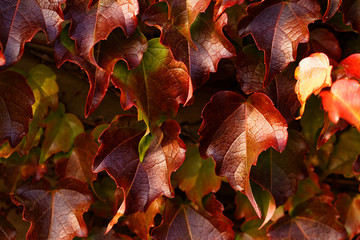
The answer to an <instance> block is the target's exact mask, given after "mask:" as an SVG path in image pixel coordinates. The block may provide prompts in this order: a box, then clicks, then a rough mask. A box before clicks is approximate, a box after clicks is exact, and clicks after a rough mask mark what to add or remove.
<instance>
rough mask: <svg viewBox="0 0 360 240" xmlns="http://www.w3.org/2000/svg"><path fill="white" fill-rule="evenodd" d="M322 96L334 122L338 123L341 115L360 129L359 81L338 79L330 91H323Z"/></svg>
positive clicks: (323, 102)
mask: <svg viewBox="0 0 360 240" xmlns="http://www.w3.org/2000/svg"><path fill="white" fill-rule="evenodd" d="M320 96H321V98H322V104H323V106H324V109H325V111H327V112H328V114H329V118H330V120H331V121H332V122H333V123H338V122H339V120H340V117H341V118H343V119H344V120H346V121H347V122H349V123H350V124H352V125H354V126H355V127H356V128H357V129H358V130H359V131H360V101H359V99H360V84H359V82H358V81H356V80H351V79H340V80H337V81H336V82H335V83H334V84H333V85H332V86H331V90H330V91H323V92H321V93H320Z"/></svg>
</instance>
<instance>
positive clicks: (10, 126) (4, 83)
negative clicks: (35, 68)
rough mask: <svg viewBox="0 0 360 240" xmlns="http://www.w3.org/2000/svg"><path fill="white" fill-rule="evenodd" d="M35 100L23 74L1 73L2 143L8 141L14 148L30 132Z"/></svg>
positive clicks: (0, 129)
mask: <svg viewBox="0 0 360 240" xmlns="http://www.w3.org/2000/svg"><path fill="white" fill-rule="evenodd" d="M34 102H35V99H34V95H33V92H32V90H31V88H30V87H29V85H28V84H27V83H26V80H25V78H24V77H23V76H21V75H20V74H18V73H16V72H12V71H5V72H1V73H0V112H1V114H0V145H1V144H3V143H4V142H5V141H8V142H9V143H10V146H11V147H12V148H14V147H15V146H16V145H18V144H19V143H20V141H21V138H22V137H23V136H25V134H26V133H27V132H28V129H29V121H30V120H31V119H32V117H33V112H32V108H31V105H32V104H33V103H34Z"/></svg>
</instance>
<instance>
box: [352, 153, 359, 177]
mask: <svg viewBox="0 0 360 240" xmlns="http://www.w3.org/2000/svg"><path fill="white" fill-rule="evenodd" d="M353 171H354V173H355V174H359V173H360V154H359V155H358V156H357V158H356V160H355V162H354V164H353Z"/></svg>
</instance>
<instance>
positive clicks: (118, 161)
mask: <svg viewBox="0 0 360 240" xmlns="http://www.w3.org/2000/svg"><path fill="white" fill-rule="evenodd" d="M145 130H146V127H145V126H144V124H141V123H139V122H137V120H136V117H135V116H120V117H119V118H118V119H117V120H116V121H115V122H113V123H112V124H111V125H110V127H109V128H107V129H106V130H105V132H103V134H102V135H101V136H100V139H99V140H100V142H101V146H100V148H99V150H98V152H97V155H96V157H95V159H94V163H93V170H94V172H100V171H103V170H106V171H107V172H108V174H109V175H110V176H112V178H114V180H115V181H116V184H117V185H118V186H119V187H121V188H122V189H123V190H124V193H125V194H124V195H125V200H124V201H123V203H122V205H121V206H120V208H119V210H118V213H117V215H116V216H115V217H114V218H113V220H112V221H111V223H110V224H109V227H108V230H109V229H110V228H111V227H112V226H113V225H114V224H115V223H116V222H117V220H118V218H119V217H120V216H121V215H123V214H124V213H125V214H132V213H135V212H137V211H141V212H144V211H145V210H146V209H147V208H148V207H149V205H150V204H151V203H152V202H153V201H154V200H155V199H156V198H157V197H159V196H160V195H161V194H163V195H165V196H167V197H173V190H172V187H171V184H170V174H171V173H172V172H173V171H175V170H176V169H177V168H178V167H180V165H181V164H182V162H183V161H184V158H185V144H184V143H183V141H182V140H180V138H179V137H178V135H179V132H180V127H179V125H178V124H177V123H176V122H175V121H172V120H168V121H166V122H164V123H163V124H162V125H161V128H160V129H157V130H156V131H155V132H154V138H153V140H152V142H151V144H150V147H149V149H148V151H147V152H146V155H145V158H144V160H143V162H140V159H139V152H138V145H139V142H140V139H141V138H142V136H143V135H144V133H145Z"/></svg>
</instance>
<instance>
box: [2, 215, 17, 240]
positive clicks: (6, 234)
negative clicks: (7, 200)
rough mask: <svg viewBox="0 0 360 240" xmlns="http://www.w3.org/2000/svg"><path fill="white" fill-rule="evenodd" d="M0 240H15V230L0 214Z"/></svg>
mask: <svg viewBox="0 0 360 240" xmlns="http://www.w3.org/2000/svg"><path fill="white" fill-rule="evenodd" d="M0 239H4V240H16V229H15V228H14V226H13V225H12V224H11V223H10V222H9V221H8V220H6V218H5V216H3V215H2V214H0Z"/></svg>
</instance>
